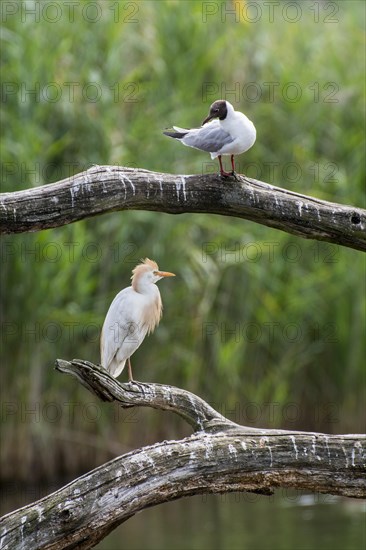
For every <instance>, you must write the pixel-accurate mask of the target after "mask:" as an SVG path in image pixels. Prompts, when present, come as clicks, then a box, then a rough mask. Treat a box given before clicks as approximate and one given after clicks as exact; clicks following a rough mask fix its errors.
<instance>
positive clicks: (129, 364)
mask: <svg viewBox="0 0 366 550" xmlns="http://www.w3.org/2000/svg"><path fill="white" fill-rule="evenodd" d="M127 367H128V381H129V382H133V376H132V367H131V361H130V358H128V359H127Z"/></svg>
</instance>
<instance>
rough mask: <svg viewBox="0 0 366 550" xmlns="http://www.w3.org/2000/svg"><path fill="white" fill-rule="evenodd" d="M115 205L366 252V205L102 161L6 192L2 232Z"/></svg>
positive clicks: (1, 201)
mask: <svg viewBox="0 0 366 550" xmlns="http://www.w3.org/2000/svg"><path fill="white" fill-rule="evenodd" d="M114 210H153V211H159V212H167V213H170V214H182V213H186V212H200V213H211V214H221V215H223V216H234V217H238V218H244V219H247V220H251V221H253V222H256V223H260V224H263V225H267V226H269V227H274V228H277V229H281V230H282V231H287V232H288V233H292V234H294V235H297V236H300V237H304V238H308V239H317V240H323V241H328V242H331V243H335V244H339V245H343V246H348V247H350V248H355V249H357V250H366V211H365V210H363V209H361V208H357V207H354V206H346V205H341V204H337V203H331V202H327V201H323V200H320V199H316V198H314V197H309V196H306V195H301V194H299V193H294V192H292V191H288V190H286V189H281V188H279V187H274V186H272V185H269V184H267V183H264V182H261V181H258V180H255V179H252V178H247V177H244V176H238V177H237V179H234V178H228V179H223V178H221V177H220V176H218V175H214V174H205V175H173V174H163V173H157V172H150V171H148V170H142V169H134V168H124V167H120V166H95V167H92V168H91V169H90V170H87V171H85V172H81V173H80V174H77V175H76V176H73V177H71V178H67V179H64V180H62V181H60V182H57V183H53V184H49V185H44V186H41V187H35V188H32V189H26V190H24V191H16V192H13V193H3V194H2V195H1V196H0V233H21V232H26V231H38V230H41V229H49V228H52V227H59V226H61V225H65V224H68V223H72V222H76V221H78V220H81V219H83V218H87V217H90V216H96V215H98V214H102V213H105V212H111V211H114Z"/></svg>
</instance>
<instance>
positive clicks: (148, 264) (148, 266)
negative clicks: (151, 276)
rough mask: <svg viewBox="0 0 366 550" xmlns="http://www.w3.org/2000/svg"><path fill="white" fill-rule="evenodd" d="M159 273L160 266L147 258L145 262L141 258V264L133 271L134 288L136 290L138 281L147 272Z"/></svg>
mask: <svg viewBox="0 0 366 550" xmlns="http://www.w3.org/2000/svg"><path fill="white" fill-rule="evenodd" d="M150 270H151V271H158V270H159V266H158V264H157V263H156V262H154V260H150V259H149V258H145V259H144V260H143V259H142V258H141V263H140V264H138V265H137V266H136V267H134V268H133V270H132V276H131V279H132V288H133V289H134V290H136V282H137V279H138V278H139V277H140V275H142V273H146V271H150Z"/></svg>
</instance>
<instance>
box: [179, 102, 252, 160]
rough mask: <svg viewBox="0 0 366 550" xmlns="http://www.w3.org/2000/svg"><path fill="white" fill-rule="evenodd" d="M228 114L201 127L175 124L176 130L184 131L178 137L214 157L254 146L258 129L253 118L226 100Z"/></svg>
mask: <svg viewBox="0 0 366 550" xmlns="http://www.w3.org/2000/svg"><path fill="white" fill-rule="evenodd" d="M226 107H227V115H226V118H225V119H224V120H219V119H217V118H216V119H215V120H213V121H212V122H209V123H206V124H204V125H203V126H201V127H200V128H192V129H191V130H186V129H184V128H179V127H178V126H173V128H174V130H176V131H177V132H179V133H184V134H185V135H184V136H183V137H182V138H176V139H178V140H179V141H180V142H181V143H183V144H184V145H187V146H188V147H194V148H195V149H200V150H201V151H207V152H208V153H210V154H211V158H212V159H214V158H216V157H218V156H219V155H240V154H241V153H245V151H248V149H250V148H251V147H252V145H253V144H254V143H255V140H256V136H257V133H256V129H255V126H254V124H253V122H252V121H251V120H249V118H248V117H246V116H245V115H244V114H243V113H240V112H239V111H235V110H234V107H233V106H232V105H231V103H229V102H228V101H226Z"/></svg>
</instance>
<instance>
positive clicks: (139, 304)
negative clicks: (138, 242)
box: [100, 258, 175, 381]
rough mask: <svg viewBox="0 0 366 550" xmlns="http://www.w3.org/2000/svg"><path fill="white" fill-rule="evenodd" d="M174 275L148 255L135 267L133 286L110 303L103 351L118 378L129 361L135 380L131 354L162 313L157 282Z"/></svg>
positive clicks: (104, 361)
mask: <svg viewBox="0 0 366 550" xmlns="http://www.w3.org/2000/svg"><path fill="white" fill-rule="evenodd" d="M174 276H175V274H174V273H169V272H168V271H159V267H158V264H157V263H156V262H154V261H153V260H149V258H145V260H142V263H140V264H139V265H137V266H136V267H135V269H133V271H132V277H131V279H132V284H131V286H129V287H127V288H125V289H123V290H121V292H119V293H118V294H117V296H116V297H115V298H114V300H113V302H112V303H111V305H110V308H109V310H108V313H107V315H106V318H105V321H104V324H103V328H102V334H101V338H100V352H101V364H102V366H103V367H104V368H105V369H107V370H108V371H109V372H110V373H111V375H112V376H114V377H115V378H117V376H119V375H120V374H121V372H122V371H123V369H124V366H125V364H126V361H127V363H128V379H129V381H132V380H133V377H132V368H131V360H130V357H131V355H132V354H133V353H134V352H135V351H136V350H137V348H138V347H139V346H140V344H141V343H142V341H143V340H144V338H145V336H146V334H149V333H150V332H152V331H153V330H154V329H155V327H156V326H157V325H158V324H159V321H160V319H161V316H162V310H163V305H162V302H161V297H160V292H159V289H158V287H157V286H156V284H155V283H156V282H157V281H159V280H160V279H162V278H163V277H174Z"/></svg>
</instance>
